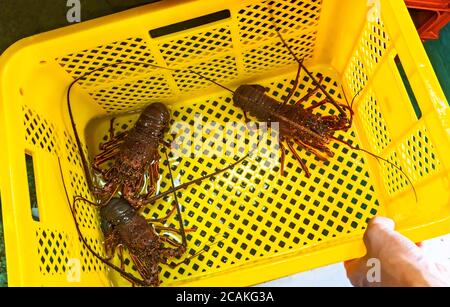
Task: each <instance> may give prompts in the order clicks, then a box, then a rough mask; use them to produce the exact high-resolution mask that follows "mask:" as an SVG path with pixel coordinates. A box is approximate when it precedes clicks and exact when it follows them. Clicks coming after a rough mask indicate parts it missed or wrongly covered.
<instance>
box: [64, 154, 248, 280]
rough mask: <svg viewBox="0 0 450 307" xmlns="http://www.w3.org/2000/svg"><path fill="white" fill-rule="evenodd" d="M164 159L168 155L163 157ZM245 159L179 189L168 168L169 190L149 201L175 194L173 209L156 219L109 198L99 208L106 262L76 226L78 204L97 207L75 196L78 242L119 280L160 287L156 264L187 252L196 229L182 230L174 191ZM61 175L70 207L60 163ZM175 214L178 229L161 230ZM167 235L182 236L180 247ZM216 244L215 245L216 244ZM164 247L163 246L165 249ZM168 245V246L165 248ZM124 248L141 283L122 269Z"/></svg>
mask: <svg viewBox="0 0 450 307" xmlns="http://www.w3.org/2000/svg"><path fill="white" fill-rule="evenodd" d="M166 155H167V153H166ZM246 158H247V156H245V157H244V158H241V159H240V160H238V161H236V162H235V163H233V164H231V165H229V166H228V167H226V168H224V169H222V170H218V171H216V172H215V173H213V174H211V175H207V176H204V177H202V178H199V179H197V180H194V181H191V182H188V183H185V184H183V185H181V186H178V187H176V188H174V182H173V176H172V172H171V169H170V166H169V172H170V178H171V182H172V189H170V190H169V191H167V192H164V193H161V194H159V195H157V196H153V197H152V199H151V200H152V201H153V200H156V199H158V198H161V197H163V196H166V195H168V194H169V193H173V194H174V207H173V209H172V210H171V212H170V213H169V214H168V215H167V216H165V217H163V218H159V219H149V220H147V219H145V218H144V217H143V216H142V215H141V214H140V213H139V212H138V211H137V210H136V209H135V208H134V207H133V206H131V205H130V204H129V203H128V202H127V201H126V200H125V199H124V198H112V199H110V200H109V201H108V202H107V203H106V204H105V205H104V206H102V207H101V208H100V222H101V230H102V233H103V236H104V238H105V241H104V244H105V251H106V258H104V257H102V256H101V255H99V253H97V252H96V251H95V250H94V249H93V248H92V247H91V246H90V245H89V243H88V242H87V240H86V239H85V238H84V236H83V234H82V232H81V229H80V226H79V224H78V222H77V204H78V202H80V201H84V202H87V203H90V204H92V205H97V204H96V203H92V202H89V201H88V200H86V199H84V198H83V197H79V196H75V197H74V200H73V206H72V205H70V210H71V213H72V216H73V218H74V221H75V226H76V229H77V232H78V235H79V237H80V240H81V241H82V242H83V244H84V245H85V246H86V248H87V249H88V250H89V251H90V252H91V253H92V254H93V255H94V256H96V257H97V258H98V259H99V260H100V261H102V262H103V263H104V264H106V265H107V266H109V267H111V268H112V269H113V270H115V271H117V272H118V273H119V274H121V276H122V277H124V278H125V279H127V280H128V281H130V282H131V283H132V284H133V285H139V286H154V287H155V286H159V285H160V279H159V264H161V263H163V264H169V263H168V259H170V258H177V259H180V258H181V257H182V256H183V255H184V254H185V253H186V250H187V239H186V232H189V231H195V230H196V228H191V229H185V228H184V226H183V219H182V217H181V212H180V210H179V206H178V197H177V195H176V191H177V190H178V189H180V188H185V187H187V186H188V185H191V184H193V183H198V182H200V181H201V180H204V179H206V178H209V177H212V176H215V175H217V174H218V173H221V172H224V171H226V170H229V169H231V168H233V167H234V166H236V165H237V164H238V163H241V162H242V161H243V160H244V159H246ZM59 166H60V173H61V177H62V181H63V185H64V190H65V193H66V198H67V201H68V202H69V204H71V203H72V202H71V201H70V198H69V195H68V192H67V189H66V185H65V181H64V175H63V172H62V167H61V163H59ZM176 210H178V220H179V226H180V228H179V229H175V228H172V227H166V226H164V223H165V222H166V221H167V220H168V219H169V217H171V216H172V215H173V214H174V213H175V211H176ZM162 231H164V232H169V233H173V234H178V235H180V236H181V243H179V242H177V241H175V240H174V239H172V238H170V237H166V236H162V235H160V232H162ZM218 242H219V241H216V242H215V243H214V244H216V243H218ZM165 244H166V245H165ZM167 245H170V247H168V246H167ZM124 248H126V249H127V250H128V252H129V254H130V257H131V260H132V261H133V263H134V265H135V266H136V269H137V271H138V273H139V274H140V276H141V277H142V279H139V278H137V277H135V276H133V275H132V274H130V273H128V272H126V271H125V269H124V259H123V249H124ZM116 249H118V251H119V258H120V262H121V264H120V267H118V266H116V265H114V264H112V263H111V262H110V260H111V259H112V258H113V257H114V254H115V251H116ZM202 252H203V251H201V252H198V253H196V254H194V255H193V256H190V257H188V258H186V259H185V260H184V261H182V262H180V263H178V264H174V263H170V264H169V266H170V267H172V268H175V267H176V266H178V265H180V264H182V263H186V262H187V261H189V260H190V259H192V258H194V257H197V256H198V255H199V254H200V253H202Z"/></svg>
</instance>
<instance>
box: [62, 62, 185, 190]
mask: <svg viewBox="0 0 450 307" xmlns="http://www.w3.org/2000/svg"><path fill="white" fill-rule="evenodd" d="M128 64H135V65H146V66H150V67H154V68H160V69H166V70H170V71H175V72H176V71H178V70H176V69H172V68H168V67H163V66H159V65H155V64H149V63H145V62H136V61H119V62H116V63H111V64H107V65H103V66H100V67H97V68H95V69H93V70H91V71H89V72H87V73H85V74H84V75H82V76H80V77H77V78H76V79H75V80H73V81H72V83H70V85H69V88H68V89H67V108H68V110H69V117H70V122H71V124H72V129H73V134H74V135H75V141H76V143H77V147H78V151H79V153H80V157H81V164H82V165H83V169H84V173H85V176H86V181H87V184H88V187H89V190H90V191H94V181H93V180H92V176H91V172H90V170H89V165H88V161H87V158H86V156H85V155H84V152H83V147H82V146H81V140H80V137H79V136H78V132H77V126H76V123H75V120H74V117H73V113H72V104H71V101H70V93H71V91H72V88H73V86H74V85H75V84H77V83H78V82H79V81H80V80H82V79H84V78H86V77H88V76H90V75H91V74H93V73H95V72H97V71H100V70H103V69H105V68H108V67H112V66H118V65H128Z"/></svg>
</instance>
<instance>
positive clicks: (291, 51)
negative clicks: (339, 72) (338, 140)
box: [270, 13, 345, 114]
mask: <svg viewBox="0 0 450 307" xmlns="http://www.w3.org/2000/svg"><path fill="white" fill-rule="evenodd" d="M270 14H271V16H272V13H270ZM272 18H273V16H272ZM272 25H273V23H272ZM273 26H274V27H275V32H276V33H277V35H278V37H279V38H280V40H281V42H282V43H283V45H284V46H285V47H286V49H287V50H288V51H289V53H290V54H291V55H292V56H293V57H294V59H295V60H296V61H297V62H298V64H299V65H300V67H301V68H302V69H303V70H304V71H305V72H306V74H307V75H308V77H309V78H310V79H311V80H312V81H313V83H314V85H315V86H317V87H318V88H319V89H320V90H321V91H322V93H323V94H324V95H325V96H326V97H327V99H328V100H329V101H330V102H331V103H332V104H333V105H334V106H335V107H336V109H338V111H339V113H341V114H345V111H344V109H343V108H342V107H341V106H340V105H339V104H338V103H336V101H335V100H334V99H333V97H331V95H330V94H329V93H328V92H327V91H326V90H325V88H324V87H323V86H322V85H321V84H320V83H319V81H317V79H316V77H314V76H313V74H312V73H311V72H310V71H309V70H308V69H307V68H306V66H305V65H304V64H303V60H300V59H299V58H298V57H297V55H296V54H295V52H294V51H293V50H292V48H291V47H290V46H289V45H288V44H287V42H286V41H285V40H284V38H283V36H282V35H281V33H280V31H279V30H278V27H276V26H275V25H273Z"/></svg>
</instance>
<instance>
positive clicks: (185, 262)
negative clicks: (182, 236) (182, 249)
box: [169, 238, 225, 269]
mask: <svg viewBox="0 0 450 307" xmlns="http://www.w3.org/2000/svg"><path fill="white" fill-rule="evenodd" d="M223 240H225V238H224V239H221V240H219V241H217V242H214V243H212V244H206V245H205V246H203V248H202V250H201V251H198V252H196V253H195V254H194V255H191V256H189V257H187V258H185V259H184V260H183V261H181V262H178V263H173V264H169V266H170V268H171V269H175V268H176V267H178V266H180V265H182V264H188V263H189V261H191V260H192V259H194V258H196V257H198V256H200V255H201V254H203V253H204V252H207V250H205V248H206V247H211V246H214V245H217V244H219V243H220V242H223Z"/></svg>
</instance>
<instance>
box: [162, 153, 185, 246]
mask: <svg viewBox="0 0 450 307" xmlns="http://www.w3.org/2000/svg"><path fill="white" fill-rule="evenodd" d="M164 154H165V155H166V160H167V164H168V167H169V176H170V181H171V183H172V188H175V182H174V180H173V174H172V167H171V165H170V161H169V155H168V154H167V150H165V149H164ZM173 196H174V198H175V203H176V205H177V214H178V219H179V221H180V232H181V233H182V235H181V239H182V241H183V246H184V247H187V240H186V232H185V230H184V225H183V217H182V216H181V209H180V203H179V202H178V196H177V192H173Z"/></svg>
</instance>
